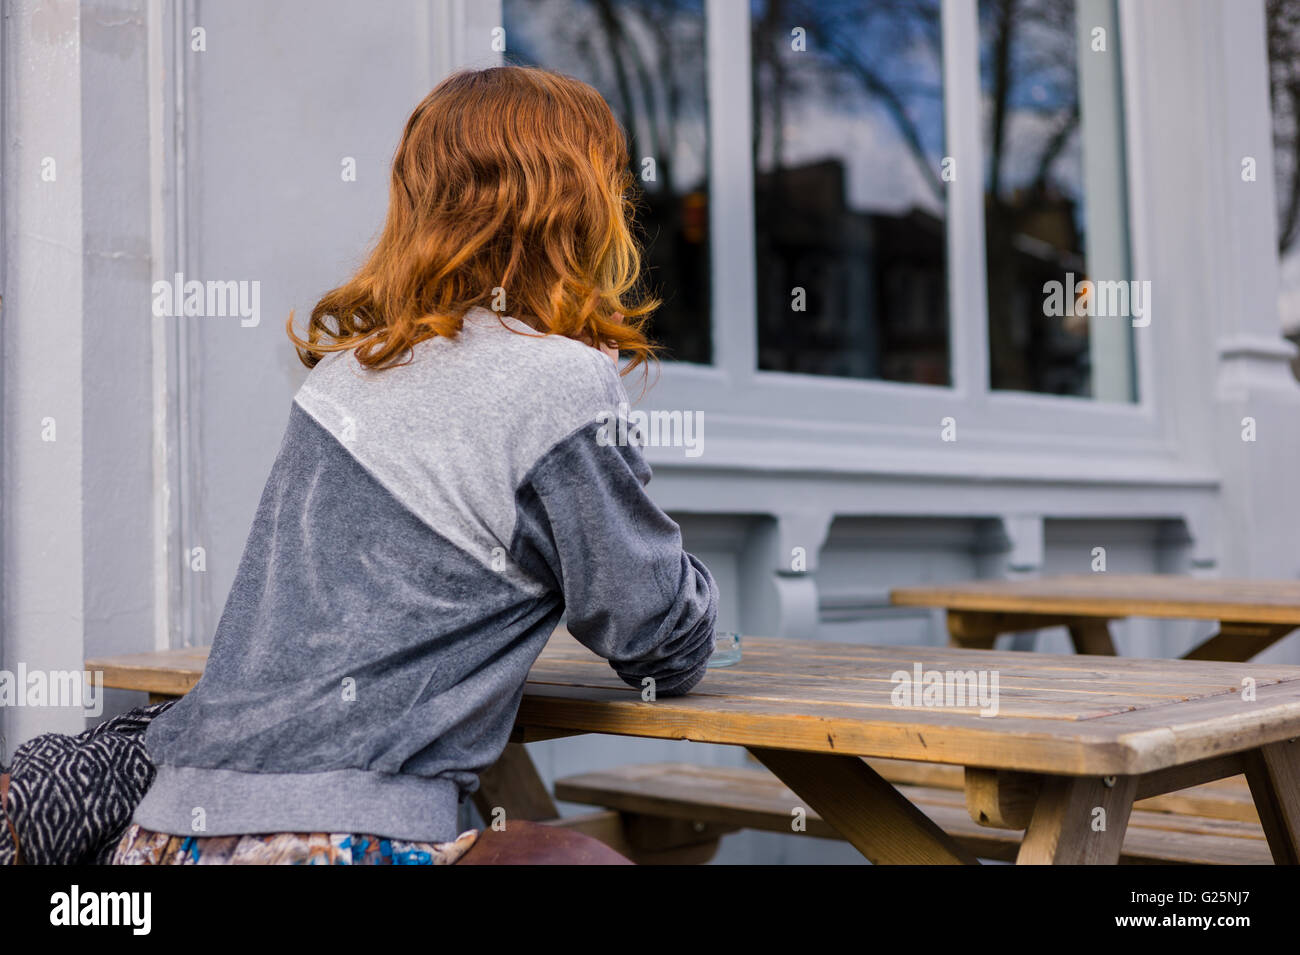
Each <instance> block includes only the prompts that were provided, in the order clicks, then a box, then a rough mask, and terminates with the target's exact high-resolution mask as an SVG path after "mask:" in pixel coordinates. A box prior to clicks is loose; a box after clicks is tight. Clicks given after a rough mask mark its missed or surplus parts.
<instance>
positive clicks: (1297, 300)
mask: <svg viewBox="0 0 1300 955" xmlns="http://www.w3.org/2000/svg"><path fill="white" fill-rule="evenodd" d="M1264 11H1265V15H1266V17H1267V24H1268V70H1269V88H1270V92H1271V94H1272V102H1273V175H1274V179H1275V181H1276V184H1277V204H1278V207H1277V222H1278V234H1277V251H1278V255H1279V257H1280V258H1281V267H1282V283H1281V284H1282V293H1281V296H1280V301H1279V308H1280V311H1281V313H1282V330H1283V332H1284V333H1285V334H1286V336H1287V338H1289V339H1290V340H1291V341H1292V342H1294V343H1295V344H1297V345H1300V241H1297V240H1298V239H1300V161H1298V160H1300V122H1297V120H1298V119H1300V0H1267V2H1266V3H1265V4H1264ZM1291 369H1292V371H1294V372H1295V375H1296V377H1297V378H1300V355H1297V356H1296V357H1295V359H1293V360H1292V362H1291Z"/></svg>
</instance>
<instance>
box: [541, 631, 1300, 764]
mask: <svg viewBox="0 0 1300 955" xmlns="http://www.w3.org/2000/svg"><path fill="white" fill-rule="evenodd" d="M948 652H957V651H948ZM970 652H972V653H975V654H977V655H978V654H979V653H981V652H982V651H970ZM1067 659H1092V658H1074V657H1070V658H1067ZM1167 662H1168V663H1170V664H1173V663H1174V662H1175V661H1167ZM1187 665H1189V666H1192V665H1199V664H1187ZM1215 665H1218V664H1215ZM1237 666H1239V667H1245V668H1249V667H1250V666H1251V665H1249V664H1237ZM1254 669H1256V670H1257V671H1258V672H1260V673H1261V674H1262V673H1263V672H1264V671H1265V670H1266V669H1268V668H1262V667H1259V668H1254ZM1240 672H1242V673H1248V672H1250V670H1249V669H1244V670H1242V671H1240ZM872 713H873V716H872V718H870V719H863V717H862V715H861V711H860V710H854V709H852V708H848V707H839V706H826V705H823V706H810V707H807V708H805V709H802V710H799V709H792V708H791V707H789V706H788V705H785V704H770V703H763V702H753V701H741V700H735V699H730V698H728V699H724V700H716V699H715V700H710V699H707V698H704V697H700V696H696V695H691V696H687V697H681V698H671V699H661V700H659V701H657V702H655V703H647V702H643V701H641V699H640V697H639V696H638V695H636V694H635V692H633V693H627V692H624V691H622V690H618V689H615V688H613V687H610V688H605V689H583V690H575V689H571V688H562V687H531V686H530V688H529V690H528V691H527V692H526V693H525V696H524V700H523V703H522V705H521V707H520V711H519V717H518V719H519V722H521V723H523V724H524V725H537V726H562V727H566V728H570V729H583V730H588V731H591V732H601V733H611V734H614V735H628V736H644V737H650V738H660V739H687V740H695V741H699V742H712V743H726V744H731V745H741V746H754V745H758V746H768V747H772V748H782V749H798V750H802V751H805V752H824V753H841V754H850V755H856V756H869V757H881V758H894V759H919V760H922V761H925V762H940V763H953V764H959V765H974V766H982V767H987V768H994V769H1016V770H1023V771H1026V772H1044V773H1058V774H1067V773H1068V774H1074V775H1081V776H1082V775H1103V776H1104V775H1134V774H1141V773H1145V772H1151V771H1154V770H1158V769H1164V768H1168V767H1170V766H1177V765H1180V764H1182V763H1187V762H1194V761H1196V760H1198V759H1204V758H1208V757H1211V756H1217V755H1226V754H1229V753H1232V752H1241V751H1244V750H1247V749H1251V748H1254V747H1256V746H1258V745H1262V744H1264V743H1269V742H1277V741H1279V740H1282V739H1288V738H1291V737H1292V736H1297V735H1300V685H1297V684H1296V683H1294V682H1288V683H1283V684H1277V685H1274V686H1264V687H1261V688H1260V689H1259V690H1258V692H1257V693H1256V698H1255V699H1254V700H1253V701H1251V702H1244V701H1242V700H1241V699H1240V697H1239V695H1237V694H1223V695H1219V696H1215V697H1210V698H1206V699H1199V700H1190V701H1186V702H1179V703H1171V704H1168V705H1166V706H1161V707H1153V708H1149V709H1146V710H1141V711H1137V712H1133V713H1122V714H1117V715H1115V716H1112V717H1106V718H1101V719H1094V720H1082V721H1073V722H1071V721H1066V720H1061V721H1054V720H1023V719H1013V718H1006V717H1003V716H997V717H996V718H981V717H978V716H972V715H969V714H960V713H949V712H944V711H943V710H942V709H941V708H931V709H926V708H904V707H899V708H896V709H895V710H893V711H890V710H878V711H872Z"/></svg>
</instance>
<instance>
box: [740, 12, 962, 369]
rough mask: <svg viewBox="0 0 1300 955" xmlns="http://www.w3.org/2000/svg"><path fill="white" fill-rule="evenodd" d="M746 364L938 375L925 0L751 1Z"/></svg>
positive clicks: (938, 297)
mask: <svg viewBox="0 0 1300 955" xmlns="http://www.w3.org/2000/svg"><path fill="white" fill-rule="evenodd" d="M751 13H752V17H753V37H752V47H751V55H752V59H753V64H752V65H753V116H754V139H753V157H754V178H755V183H754V192H755V196H754V198H755V219H756V230H757V232H756V237H755V244H756V254H757V284H758V288H757V292H758V365H759V368H761V369H764V370H769V371H787V372H798V373H803V374H814V375H835V376H841V377H851V378H879V379H887V380H890V381H907V382H922V383H927V384H938V385H942V384H947V383H948V382H949V380H950V379H949V339H948V310H947V276H946V253H945V214H944V183H943V180H942V159H943V90H942V44H941V40H940V26H939V2H938V0H815V2H814V0H806V2H800V0H754V2H752V3H751Z"/></svg>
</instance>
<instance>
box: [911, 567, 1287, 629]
mask: <svg viewBox="0 0 1300 955" xmlns="http://www.w3.org/2000/svg"><path fill="white" fill-rule="evenodd" d="M890 600H891V601H892V602H893V603H895V604H897V605H899V606H907V607H944V608H947V609H949V610H983V611H991V612H996V613H1012V612H1014V613H1036V614H1058V615H1059V614H1077V615H1079V616H1085V617H1090V616H1091V617H1098V616H1099V617H1111V618H1117V617H1167V618H1186V619H1196V620H1237V621H1242V622H1248V623H1282V624H1291V625H1292V626H1300V581H1295V580H1207V579H1202V578H1197V577H1183V576H1178V575H1173V574H1074V575H1066V576H1059V577H1040V578H1033V579H1024V580H974V581H966V582H961V583H951V584H943V585H939V586H932V587H903V588H899V589H897V590H894V591H892V592H891V593H890Z"/></svg>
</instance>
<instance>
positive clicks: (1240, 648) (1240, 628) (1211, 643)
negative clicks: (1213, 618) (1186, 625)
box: [1183, 621, 1295, 660]
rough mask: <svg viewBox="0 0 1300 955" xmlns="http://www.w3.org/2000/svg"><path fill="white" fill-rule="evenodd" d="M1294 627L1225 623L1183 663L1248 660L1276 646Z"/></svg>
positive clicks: (1191, 652)
mask: <svg viewBox="0 0 1300 955" xmlns="http://www.w3.org/2000/svg"><path fill="white" fill-rule="evenodd" d="M1294 629H1295V627H1294V626H1293V625H1291V624H1279V625H1274V624H1250V623H1238V622H1229V621H1225V622H1223V623H1221V624H1219V632H1218V633H1216V634H1215V635H1214V636H1212V637H1210V638H1209V639H1208V640H1206V641H1205V642H1204V643H1201V644H1200V645H1198V646H1196V647H1194V648H1193V649H1191V650H1190V651H1188V652H1187V653H1185V654H1183V659H1184V660H1250V659H1253V658H1254V657H1256V656H1258V655H1259V654H1261V653H1263V652H1264V651H1265V650H1267V649H1268V648H1269V647H1271V646H1272V645H1273V644H1275V643H1277V642H1278V641H1279V640H1281V639H1282V638H1283V637H1285V636H1286V635H1287V634H1289V633H1290V632H1291V631H1292V630H1294Z"/></svg>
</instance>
